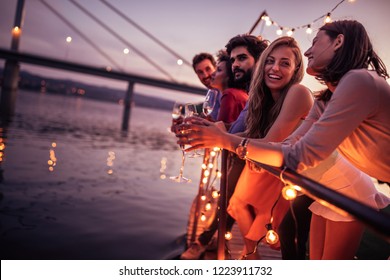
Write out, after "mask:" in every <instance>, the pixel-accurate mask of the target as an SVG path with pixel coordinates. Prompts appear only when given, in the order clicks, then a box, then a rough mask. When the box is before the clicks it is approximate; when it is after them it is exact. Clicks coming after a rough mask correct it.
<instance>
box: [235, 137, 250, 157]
mask: <svg viewBox="0 0 390 280" xmlns="http://www.w3.org/2000/svg"><path fill="white" fill-rule="evenodd" d="M248 143H249V139H248V138H244V139H242V141H241V143H240V144H239V145H238V146H237V148H236V154H237V156H238V157H239V158H240V159H244V160H245V159H246V156H247V155H248V151H247V146H248Z"/></svg>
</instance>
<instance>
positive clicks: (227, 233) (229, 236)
mask: <svg viewBox="0 0 390 280" xmlns="http://www.w3.org/2000/svg"><path fill="white" fill-rule="evenodd" d="M232 238H233V234H232V233H231V232H230V231H227V232H226V233H225V239H226V240H230V239H232Z"/></svg>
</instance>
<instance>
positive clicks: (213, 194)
mask: <svg viewBox="0 0 390 280" xmlns="http://www.w3.org/2000/svg"><path fill="white" fill-rule="evenodd" d="M211 196H212V197H213V198H217V197H218V196H219V193H218V192H217V191H213V192H212V193H211Z"/></svg>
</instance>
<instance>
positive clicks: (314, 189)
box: [255, 162, 390, 242]
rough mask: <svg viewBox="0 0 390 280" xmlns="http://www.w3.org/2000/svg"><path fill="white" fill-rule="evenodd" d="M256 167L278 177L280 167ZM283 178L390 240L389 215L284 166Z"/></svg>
mask: <svg viewBox="0 0 390 280" xmlns="http://www.w3.org/2000/svg"><path fill="white" fill-rule="evenodd" d="M255 164H256V165H257V166H258V167H261V168H263V169H264V170H266V171H268V172H269V173H271V174H272V175H274V176H276V177H278V178H280V174H281V172H282V169H281V168H277V167H272V166H269V165H266V164H262V163H259V162H255ZM283 179H284V180H285V181H289V182H291V183H293V184H294V185H298V186H300V187H301V188H302V191H301V192H302V193H303V194H305V195H307V196H310V197H311V198H313V199H320V200H324V201H327V202H328V203H330V204H332V205H334V206H336V207H337V208H340V209H342V210H344V211H346V212H348V213H350V214H351V215H353V216H354V217H355V218H356V219H358V220H360V221H361V222H363V223H364V224H365V225H367V226H368V227H369V228H371V229H372V230H373V231H375V232H376V233H377V234H378V235H380V236H382V237H383V239H385V240H386V241H387V242H390V215H388V214H387V213H384V212H380V211H377V210H376V209H374V208H371V207H369V206H367V205H364V204H362V203H360V202H358V201H356V200H354V199H352V198H349V197H347V196H345V195H343V194H341V193H339V192H337V191H334V190H332V189H330V188H329V187H326V186H325V185H322V184H320V183H318V182H316V181H314V180H312V179H310V178H308V177H305V176H303V175H301V174H299V173H297V172H296V171H294V170H291V169H289V168H286V169H285V170H283Z"/></svg>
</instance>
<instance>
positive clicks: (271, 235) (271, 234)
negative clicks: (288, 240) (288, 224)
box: [265, 229, 279, 245]
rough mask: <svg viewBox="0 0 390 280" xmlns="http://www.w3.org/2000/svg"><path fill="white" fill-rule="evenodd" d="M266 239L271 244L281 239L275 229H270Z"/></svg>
mask: <svg viewBox="0 0 390 280" xmlns="http://www.w3.org/2000/svg"><path fill="white" fill-rule="evenodd" d="M265 240H266V241H267V243H268V244H271V245H273V244H276V243H278V241H279V235H278V234H277V233H276V231H274V230H273V229H269V230H268V231H267V234H266V236H265Z"/></svg>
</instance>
